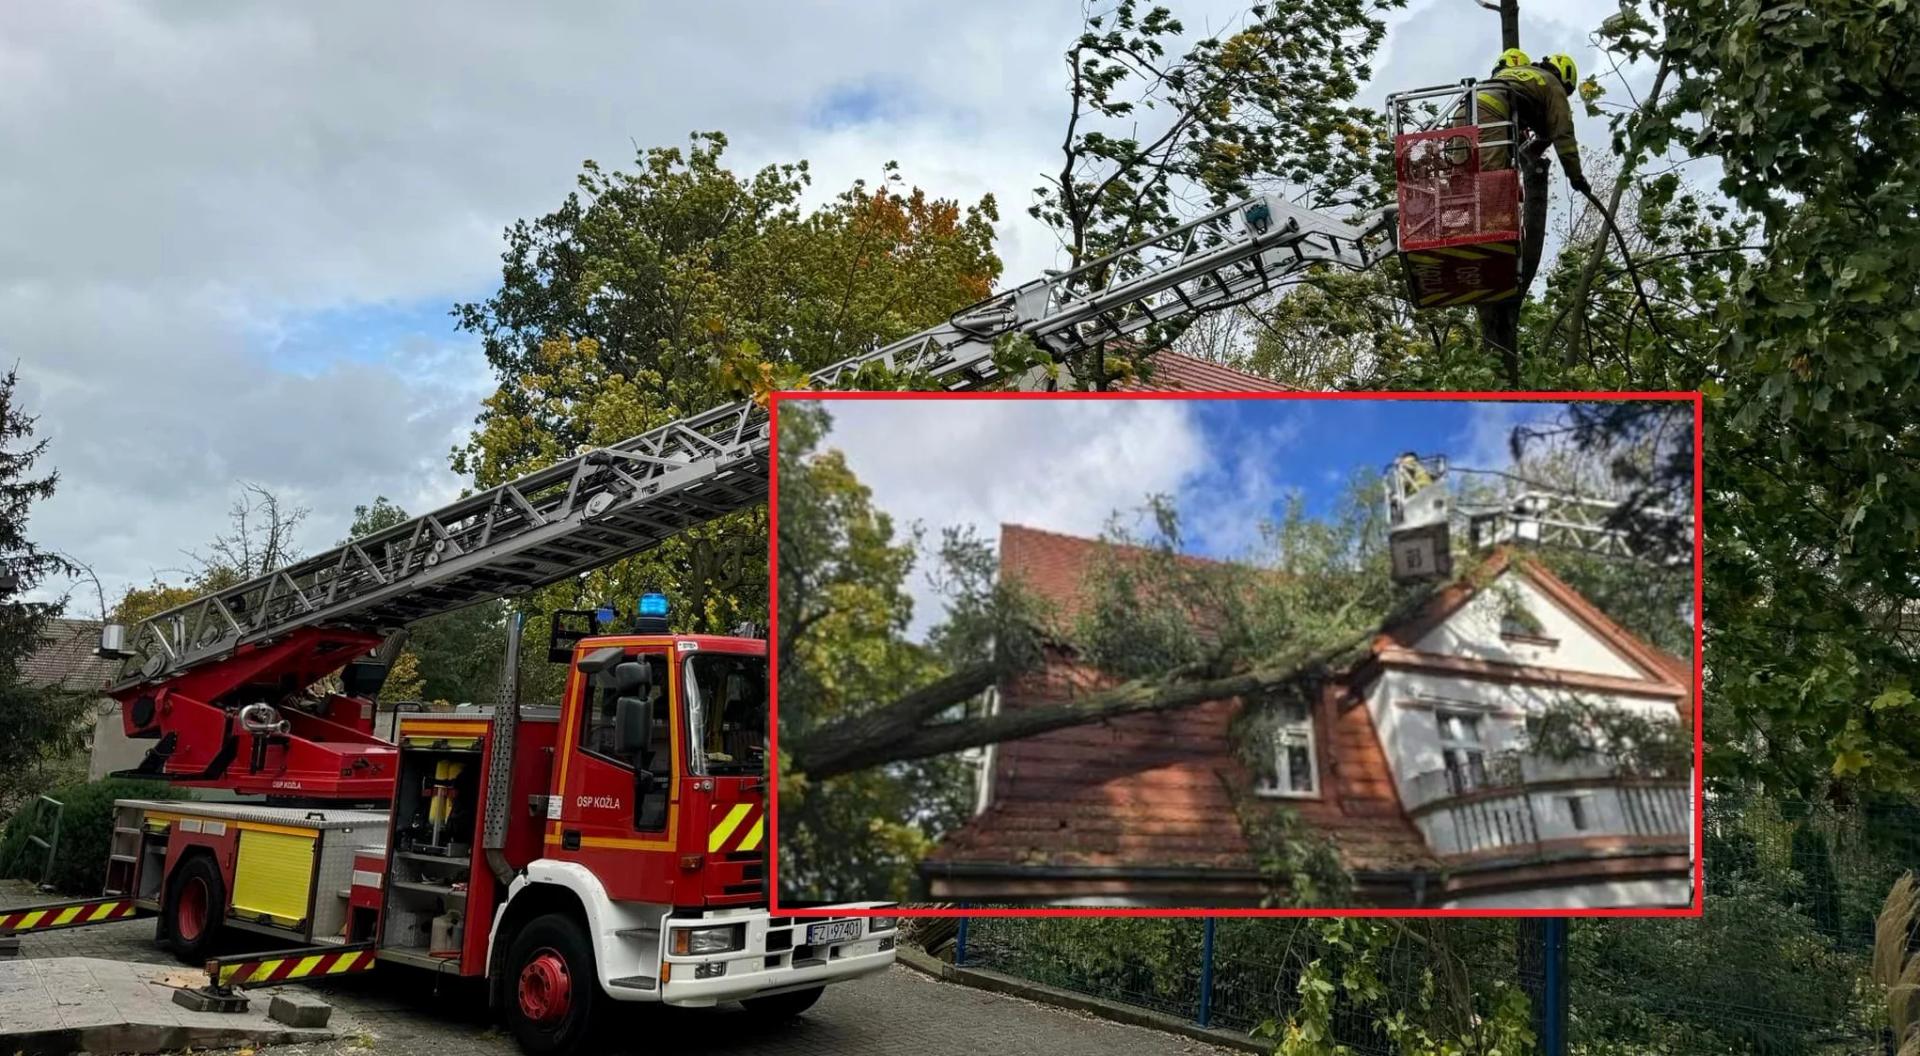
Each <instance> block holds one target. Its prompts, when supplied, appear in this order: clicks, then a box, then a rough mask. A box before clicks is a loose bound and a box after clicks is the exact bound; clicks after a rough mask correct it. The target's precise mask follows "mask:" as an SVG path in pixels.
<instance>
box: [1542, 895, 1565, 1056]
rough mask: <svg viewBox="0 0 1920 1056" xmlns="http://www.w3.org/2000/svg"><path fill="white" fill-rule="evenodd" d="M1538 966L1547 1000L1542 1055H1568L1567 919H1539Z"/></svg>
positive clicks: (1543, 1023)
mask: <svg viewBox="0 0 1920 1056" xmlns="http://www.w3.org/2000/svg"><path fill="white" fill-rule="evenodd" d="M1541 924H1542V925H1543V926H1542V927H1541V929H1540V942H1541V946H1542V949H1541V951H1540V953H1541V958H1540V960H1541V967H1542V969H1543V974H1544V975H1545V979H1544V980H1543V981H1544V983H1545V985H1544V986H1543V987H1541V989H1542V990H1543V991H1544V997H1545V998H1546V1000H1545V1001H1544V1002H1542V1003H1543V1004H1544V1005H1545V1008H1544V1009H1543V1011H1544V1013H1545V1014H1544V1015H1543V1016H1542V1017H1541V1027H1542V1029H1541V1031H1540V1051H1541V1053H1542V1056H1567V918H1565V917H1549V918H1547V919H1546V920H1543V921H1541Z"/></svg>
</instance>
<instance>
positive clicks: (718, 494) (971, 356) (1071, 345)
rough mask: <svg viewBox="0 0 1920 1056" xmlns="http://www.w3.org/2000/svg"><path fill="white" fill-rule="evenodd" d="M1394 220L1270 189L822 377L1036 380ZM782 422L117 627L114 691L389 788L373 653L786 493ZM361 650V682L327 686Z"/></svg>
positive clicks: (503, 491) (707, 437)
mask: <svg viewBox="0 0 1920 1056" xmlns="http://www.w3.org/2000/svg"><path fill="white" fill-rule="evenodd" d="M1390 225H1391V219H1390V216H1388V217H1385V218H1383V219H1381V220H1380V221H1378V222H1369V223H1368V225H1367V226H1365V227H1362V226H1356V225H1353V224H1348V223H1343V222H1340V221H1336V220H1332V219H1329V218H1327V217H1324V216H1321V215H1319V214H1316V213H1313V212H1309V211H1306V210H1302V209H1299V208H1296V207H1293V206H1290V205H1288V204H1286V203H1284V202H1282V201H1280V200H1278V199H1275V198H1270V197H1261V198H1254V199H1249V200H1247V201H1243V202H1240V203H1238V204H1235V205H1232V206H1228V207H1226V208H1222V209H1219V210H1216V211H1214V212H1212V213H1209V214H1207V215H1205V216H1203V217H1200V218H1199V219H1197V220H1194V221H1192V222H1190V223H1187V224H1184V225H1182V226H1180V227H1178V228H1176V229H1174V230H1172V231H1169V232H1167V233H1165V234H1163V235H1158V236H1154V237H1151V238H1148V239H1145V240H1143V241H1141V242H1138V243H1136V244H1134V245H1132V246H1128V247H1126V248H1125V249H1122V250H1120V251H1118V252H1116V253H1114V254H1111V255H1109V256H1107V257H1104V258H1101V259H1099V260H1096V261H1092V262H1090V263H1087V264H1084V265H1082V266H1080V267H1077V268H1074V269H1073V270H1070V271H1065V272H1060V273H1052V274H1048V275H1047V276H1045V277H1043V278H1040V279H1036V280H1033V281H1031V282H1027V283H1024V284H1022V285H1020V286H1017V287H1014V288H1012V289H1010V290H1007V291H1005V292H1003V293H1000V294H998V295H996V296H993V297H990V298H988V299H987V300H984V301H982V302H980V303H978V304H976V305H973V306H972V307H969V308H966V309H963V310H962V311H960V312H958V313H956V314H954V315H953V316H952V317H950V318H949V319H948V320H947V321H945V322H943V323H940V324H938V325H936V326H933V327H930V328H928V329H926V330H923V331H921V332H920V333H917V334H914V335H912V336H910V337H906V338H903V339H901V340H899V341H896V342H894V343H892V344H889V345H886V346H884V347H882V348H877V349H873V350H871V351H868V352H863V353H860V354H858V355H855V356H851V357H849V358H847V359H845V360H842V361H840V362H838V363H835V364H833V365H832V366H829V367H827V368H825V369H824V370H821V371H818V372H816V373H814V374H813V375H812V377H811V381H810V383H811V385H812V386H814V387H816V388H822V389H831V388H836V387H844V386H845V385H846V384H848V383H850V382H853V381H855V380H856V379H857V378H858V377H860V376H861V374H862V372H863V371H866V370H869V369H870V368H874V367H879V368H883V369H885V370H887V371H889V372H892V373H893V374H894V375H895V376H902V375H904V376H907V377H908V378H909V379H910V380H912V381H915V382H917V383H919V384H922V385H927V386H934V387H939V388H943V389H947V390H954V391H958V390H966V389H974V388H979V387H982V386H986V385H990V384H994V383H997V382H1006V381H1009V380H1015V379H1008V378H1006V377H1004V376H1003V375H1004V371H1003V369H1002V367H1001V366H1000V365H999V360H997V358H996V351H997V349H998V348H999V346H1000V345H1001V344H1002V343H1003V342H1004V341H1006V340H1008V339H1012V338H1017V337H1025V338H1027V339H1029V340H1031V341H1032V342H1033V344H1034V345H1035V346H1037V347H1038V348H1039V349H1041V350H1043V351H1045V352H1046V353H1049V354H1051V355H1052V356H1053V357H1055V359H1056V360H1063V361H1071V360H1074V359H1076V358H1077V357H1081V356H1083V355H1085V354H1087V353H1088V352H1092V351H1097V350H1100V349H1102V348H1104V347H1106V346H1107V345H1109V344H1110V343H1115V342H1122V343H1124V342H1127V341H1129V340H1138V339H1139V338H1140V337H1141V336H1142V335H1143V332H1145V331H1148V329H1149V328H1152V327H1164V326H1167V325H1168V324H1176V323H1179V322H1181V321H1183V320H1185V319H1188V318H1190V317H1192V316H1194V315H1197V314H1199V313H1203V312H1207V311H1211V310H1215V309H1219V308H1225V307H1230V306H1233V305H1237V304H1240V303H1243V302H1246V301H1248V300H1250V299H1253V298H1256V297H1259V296H1261V295H1263V294H1267V293H1271V292H1274V291H1275V290H1277V289H1279V288H1281V287H1283V286H1285V285H1287V284H1288V283H1290V282H1294V281H1297V280H1298V279H1299V278H1301V277H1302V275H1303V273H1304V272H1305V271H1306V270H1307V269H1309V268H1312V267H1315V266H1320V265H1334V266H1341V267H1347V268H1353V269H1363V268H1366V267H1368V266H1370V265H1372V264H1373V263H1374V262H1375V261H1376V260H1377V259H1379V257H1380V256H1381V255H1384V252H1385V251H1387V250H1388V249H1390V247H1386V249H1383V247H1382V246H1381V245H1380V243H1381V242H1383V241H1384V242H1390V241H1391V236H1390V234H1389V233H1388V232H1389V230H1390ZM769 442H770V438H769V429H768V418H767V412H766V409H765V408H764V407H763V406H762V405H761V404H760V403H759V402H757V401H753V400H745V401H741V402H738V403H733V404H728V405H726V406H722V407H716V408H714V409H712V410H708V411H705V412H702V413H700V414H696V415H693V416H690V417H688V418H684V419H681V420H679V421H676V422H673V423H670V424H668V425H664V426H661V427H659V428H657V429H653V430H651V431H649V432H646V433H643V434H641V435H639V436H636V437H633V438H631V439H628V440H624V441H621V442H620V443H617V444H613V445H610V446H607V447H601V448H595V449H592V450H588V451H583V452H580V453H578V454H576V455H574V456H573V457H571V458H568V459H566V460H564V461H561V462H558V463H555V464H554V465H552V466H548V467H547V468H545V469H541V470H539V471H537V472H534V473H531V474H528V475H526V476H524V477H521V478H519V479H517V480H514V481H511V482H509V483H506V484H502V485H499V486H497V487H493V488H489V489H487V490H485V491H481V492H479V493H477V494H475V495H472V496H469V497H467V498H463V499H461V500H459V501H458V502H455V503H452V504H450V505H448V506H446V507H444V508H442V509H439V510H435V511H433V512H431V513H427V514H423V515H421V516H418V517H414V518H412V519H410V520H408V521H405V522H403V523H400V524H397V525H394V526H393V527H390V528H386V529H383V530H381V531H378V532H374V533H372V534H369V535H366V536H363V537H361V538H358V539H355V540H353V541H351V542H348V543H345V544H342V545H341V546H338V547H335V548H334V549H331V550H328V551H325V552H323V553H320V554H317V555H315V556H313V557H310V558H307V559H305V560H303V561H300V562H298V563H295V564H293V565H290V566H288V567H286V568H283V569H278V570H275V571H273V572H270V573H268V574H266V575H262V576H259V577H256V578H254V579H251V580H248V581H246V582H243V583H239V584H236V585H234V586H232V587H228V588H226V589H223V590H217V591H212V592H210V593H208V594H205V595H203V596H201V597H199V598H196V599H194V600H193V601H191V602H188V603H186V604H184V605H180V606H177V607H175V608H172V609H169V610H166V611H164V612H161V613H159V614H157V615H154V616H151V617H148V618H147V619H144V620H141V621H140V622H139V623H138V624H136V625H134V626H133V627H132V628H130V629H127V628H118V627H110V628H108V630H107V631H106V633H104V634H103V636H102V645H101V653H102V655H104V656H108V657H111V658H115V659H119V660H120V661H121V666H120V668H119V673H118V676H117V678H116V679H115V681H114V682H113V684H112V685H111V687H110V690H109V691H110V693H111V694H112V695H113V696H114V697H115V698H116V699H117V700H119V701H120V702H121V705H122V713H123V717H124V726H125V729H126V732H127V734H128V735H129V736H131V737H136V738H147V739H154V740H156V741H157V743H156V745H155V747H154V749H153V750H151V751H150V752H149V755H148V757H147V760H146V761H145V763H143V765H142V770H143V771H144V772H147V773H152V774H155V775H163V776H166V777H168V778H170V779H172V780H175V781H178V782H183V783H188V784H198V785H206V786H214V787H221V788H228V789H233V790H236V791H242V792H249V793H261V794H268V795H282V796H294V797H301V798H317V799H333V800H365V801H377V800H384V799H386V798H388V797H389V796H390V795H391V789H392V783H393V779H394V777H393V749H392V748H391V747H390V746H388V745H387V744H386V743H385V742H384V741H382V740H380V739H379V738H377V737H376V736H374V734H373V729H372V722H371V704H370V703H369V701H370V699H371V697H372V695H373V691H374V690H376V689H377V687H378V685H379V681H380V678H381V677H382V676H383V671H382V670H380V669H379V668H378V667H377V666H375V665H369V664H367V663H366V662H365V661H363V660H360V658H362V657H364V656H365V655H366V654H367V653H368V652H369V650H371V649H373V648H374V647H375V646H377V645H378V644H379V643H380V642H381V641H383V640H384V639H385V638H386V637H387V636H388V635H389V634H390V633H391V632H392V631H394V630H395V629H397V628H400V627H403V626H405V625H407V624H409V623H411V622H413V621H415V620H418V619H422V618H424V617H427V616H432V615H436V614H438V613H444V612H450V611H453V610H456V609H460V608H463V607H465V606H468V605H472V604H475V603H478V602H482V601H486V600H489V599H493V598H497V597H501V596H503V595H504V596H512V595H517V594H522V593H525V592H527V591H530V590H534V589H537V588H539V587H542V586H545V585H547V584H550V583H554V582H557V581H560V580H562V579H566V578H568V577H573V576H578V575H580V574H582V573H584V572H586V571H589V570H591V569H594V568H597V567H600V566H602V565H606V564H609V563H611V562H614V561H617V560H620V559H622V558H625V557H629V556H631V555H634V554H637V553H640V552H642V551H645V550H647V549H649V548H651V547H653V546H655V545H657V544H659V543H660V542H662V541H663V540H665V539H668V538H670V537H672V536H674V535H677V534H679V533H681V532H684V531H686V530H688V529H690V528H693V527H696V526H698V525H701V524H704V523H707V522H709V521H712V520H714V519H716V518H719V517H723V516H725V515H727V514H729V513H732V512H734V511H736V510H741V509H745V508H748V507H750V506H753V505H755V504H758V503H760V502H762V501H764V499H765V497H766V492H767V475H768V458H769ZM356 661H358V662H357V663H356ZM349 665H352V666H349ZM342 668H347V669H348V670H347V671H346V672H345V674H344V676H343V683H344V689H345V691H344V692H342V693H336V694H331V695H328V696H326V697H324V698H323V699H314V698H312V697H310V696H308V687H310V686H312V685H313V684H314V683H315V682H317V681H319V680H321V679H323V678H325V677H326V676H328V675H330V674H332V673H333V672H336V671H340V670H341V669H342Z"/></svg>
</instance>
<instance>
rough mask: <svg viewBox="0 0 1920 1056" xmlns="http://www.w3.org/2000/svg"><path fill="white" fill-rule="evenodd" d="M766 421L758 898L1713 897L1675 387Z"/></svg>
mask: <svg viewBox="0 0 1920 1056" xmlns="http://www.w3.org/2000/svg"><path fill="white" fill-rule="evenodd" d="M773 418H774V430H775V443H776V445H777V458H776V460H775V461H776V465H775V468H774V478H773V503H772V518H773V531H774V536H775V543H776V545H775V547H774V554H773V562H774V573H775V586H776V591H777V593H776V598H775V605H774V611H775V620H774V626H773V630H772V645H771V649H772V652H773V654H774V663H775V672H774V675H775V677H774V682H775V697H774V703H773V710H774V721H775V727H776V729H775V736H776V741H775V748H776V754H777V770H776V774H775V777H776V781H775V786H776V787H775V789H774V793H775V794H774V797H773V807H772V813H773V818H774V825H773V829H774V832H775V834H776V842H775V848H776V856H775V857H776V861H775V863H774V864H775V883H774V901H775V907H774V912H776V913H782V912H798V913H802V914H804V913H805V912H806V910H807V909H808V907H811V906H820V905H824V904H827V903H845V902H860V901H888V902H901V903H906V904H907V905H906V906H905V907H904V911H905V912H907V913H912V912H915V911H916V910H919V911H923V912H936V911H949V912H951V911H957V910H958V908H959V907H965V908H966V911H967V912H968V913H971V914H991V913H995V912H1007V913H1033V912H1053V911H1061V910H1082V911H1085V910H1103V911H1113V912H1119V913H1126V912H1143V913H1155V912H1163V911H1166V910H1170V909H1185V910H1195V911H1201V910H1204V911H1214V912H1218V911H1224V912H1230V913H1231V912H1268V913H1311V912H1318V911H1325V910H1342V911H1349V912H1355V911H1365V912H1378V913H1382V914H1389V913H1393V914H1427V913H1446V912H1457V913H1466V914H1472V913H1486V912H1489V911H1493V912H1513V913H1546V914H1581V913H1594V914H1613V915H1620V914H1627V915H1650V916H1679V915H1692V914H1697V913H1698V912H1699V910H1700V901H1699V900H1700V886H1701V885H1700V880H1701V877H1700V872H1699V855H1698V846H1699V843H1698V835H1699V818H1700V789H1701V785H1700V761H1701V753H1702V744H1701V741H1700V736H1699V730H1700V724H1699V714H1700V712H1699V708H1700V704H1699V694H1698V685H1699V675H1698V672H1699V666H1698V660H1697V655H1698V644H1699V640H1700V639H1699V635H1700V623H1699V619H1700V614H1699V611H1698V598H1699V587H1700V581H1699V569H1698V547H1697V531H1698V516H1697V509H1698V497H1699V481H1698V469H1697V466H1698V461H1697V456H1698V429H1699V404H1698V400H1697V398H1696V397H1694V396H1693V395H1691V394H1681V395H1667V394H1662V395H1657V396H1655V395H1643V394H1599V395H1597V396H1594V397H1592V398H1582V399H1578V400H1568V399H1566V398H1564V397H1547V396H1532V395H1528V394H1516V395H1511V396H1509V395H1504V394H1502V395H1499V396H1495V395H1492V394H1476V395H1475V396H1473V397H1472V398H1469V397H1466V396H1451V395H1443V396H1441V397H1439V398H1435V397H1433V396H1430V395H1428V394H1418V395H1413V394H1408V395H1395V394H1386V395H1373V394H1342V395H1340V396H1330V395H1320V394H1306V393H1299V394H1292V393H1289V394H1262V395H1251V394H1242V393H1234V394H1225V393H1222V394H1185V395H1181V396H1178V397H1174V398H1168V397H1166V396H1164V395H1157V394H1097V395H1088V394H981V395H971V394H968V395H956V394H892V393H888V394H877V393H838V394H811V393H809V394H804V395H799V394H785V393H783V394H779V395H778V396H777V397H776V398H775V399H774V400H773Z"/></svg>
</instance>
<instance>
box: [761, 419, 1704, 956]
mask: <svg viewBox="0 0 1920 1056" xmlns="http://www.w3.org/2000/svg"><path fill="white" fill-rule="evenodd" d="M783 400H1438V401H1446V402H1452V403H1474V402H1489V401H1504V402H1513V403H1578V402H1582V401H1596V400H1665V401H1672V402H1686V403H1690V404H1692V405H1693V518H1694V521H1693V523H1694V533H1693V904H1692V905H1690V906H1687V907H1684V908H1680V907H1671V908H1649V909H1629V908H1612V907H1609V908H1595V909H1561V910H1534V909H1391V908H1379V909H1375V908H1362V907H1354V908H1337V909H1335V908H1302V909H1290V908H1289V909H1258V908H1243V909H1206V908H1187V907H1179V908H1166V909H1151V908H1125V907H1115V908H1111V909H1105V908H1091V907H1073V906H1062V907H1057V908H1055V907H1023V908H1014V909H1007V908H1002V909H916V908H913V907H912V906H907V905H903V906H900V907H899V908H897V909H833V908H828V907H806V908H800V907H795V908H785V907H782V906H781V905H780V854H779V839H780V835H779V834H780V813H779V811H780V781H779V774H778V767H779V758H780V689H779V687H780V659H779V656H780V651H779V649H777V648H774V647H773V643H774V642H776V641H778V637H777V636H778V634H779V612H780V574H779V572H780V554H779V551H780V546H779V538H780V535H779V532H780V512H779V511H780V404H781V402H782V401H783ZM767 410H768V419H769V420H768V431H769V432H768V435H769V443H770V448H769V452H770V453H769V457H768V474H767V540H768V545H767V575H768V584H767V600H768V613H767V642H768V649H767V662H768V664H769V665H770V670H769V672H768V677H767V708H768V715H767V737H768V748H769V753H768V754H769V763H768V765H769V767H770V768H772V771H773V773H772V780H769V781H768V782H767V820H768V823H769V825H768V834H767V848H768V853H767V900H768V912H769V913H770V914H772V915H774V916H791V917H828V916H876V915H885V916H904V917H1568V918H1572V917H1699V916H1701V915H1702V914H1703V913H1705V911H1706V862H1705V859H1706V855H1705V853H1704V852H1705V843H1706V810H1705V805H1706V804H1705V800H1706V778H1705V774H1704V765H1705V762H1706V736H1705V732H1704V730H1703V728H1702V727H1703V723H1704V721H1705V717H1706V709H1705V700H1704V697H1705V692H1704V691H1705V676H1704V671H1705V667H1704V662H1703V659H1702V652H1703V650H1704V647H1705V644H1706V639H1705V633H1704V629H1705V626H1706V622H1705V614H1704V612H1703V609H1704V606H1705V599H1706V594H1705V581H1704V579H1703V575H1702V568H1701V566H1702V564H1703V562H1704V560H1705V556H1706V547H1705V539H1706V526H1705V521H1704V519H1703V515H1704V512H1705V510H1704V501H1703V500H1704V496H1705V489H1704V485H1703V483H1702V474H1703V470H1704V468H1705V458H1704V447H1705V439H1706V437H1705V430H1704V428H1703V420H1702V411H1703V403H1702V397H1701V394H1700V393H1699V392H1697V391H1696V392H1577V391H1576V392H1366V391H1354V392H865V391H862V392H810V391H797V392H775V393H771V394H769V396H768V400H767Z"/></svg>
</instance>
